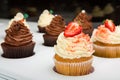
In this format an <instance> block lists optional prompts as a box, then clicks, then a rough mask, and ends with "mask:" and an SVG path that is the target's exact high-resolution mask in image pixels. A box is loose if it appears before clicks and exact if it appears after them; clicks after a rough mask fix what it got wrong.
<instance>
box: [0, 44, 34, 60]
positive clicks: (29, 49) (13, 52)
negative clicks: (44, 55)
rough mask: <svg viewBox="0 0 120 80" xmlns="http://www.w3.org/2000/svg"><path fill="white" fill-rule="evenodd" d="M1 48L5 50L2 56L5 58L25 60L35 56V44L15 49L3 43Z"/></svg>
mask: <svg viewBox="0 0 120 80" xmlns="http://www.w3.org/2000/svg"><path fill="white" fill-rule="evenodd" d="M1 46H2V49H3V54H2V56H3V57H5V58H25V57H29V56H32V55H34V54H35V53H34V52H33V50H34V46H35V42H31V43H30V44H27V45H24V46H19V47H13V46H10V45H8V44H6V43H2V44H1Z"/></svg>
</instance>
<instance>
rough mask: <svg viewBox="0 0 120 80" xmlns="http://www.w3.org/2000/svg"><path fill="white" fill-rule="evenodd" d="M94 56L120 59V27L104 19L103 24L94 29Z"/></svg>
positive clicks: (92, 38)
mask: <svg viewBox="0 0 120 80" xmlns="http://www.w3.org/2000/svg"><path fill="white" fill-rule="evenodd" d="M91 40H92V42H93V43H94V44H93V46H94V49H95V53H94V55H96V56H100V57H106V58H117V57H120V26H115V24H114V23H113V21H112V20H108V19H106V20H105V22H104V24H102V25H100V26H99V27H98V28H97V29H94V31H93V34H92V37H91Z"/></svg>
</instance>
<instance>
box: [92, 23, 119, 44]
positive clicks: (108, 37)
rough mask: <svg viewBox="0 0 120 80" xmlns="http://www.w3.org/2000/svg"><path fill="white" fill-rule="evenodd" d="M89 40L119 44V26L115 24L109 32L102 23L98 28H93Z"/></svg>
mask: <svg viewBox="0 0 120 80" xmlns="http://www.w3.org/2000/svg"><path fill="white" fill-rule="evenodd" d="M91 40H92V41H93V42H95V41H99V42H102V43H108V44H120V26H116V29H115V31H114V32H111V31H110V30H109V29H108V28H106V27H105V26H104V25H100V26H99V27H98V29H94V31H93V34H92V37H91Z"/></svg>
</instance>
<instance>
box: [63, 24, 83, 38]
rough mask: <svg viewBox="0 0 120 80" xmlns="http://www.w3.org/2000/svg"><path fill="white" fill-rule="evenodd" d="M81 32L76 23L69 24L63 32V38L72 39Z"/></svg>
mask: <svg viewBox="0 0 120 80" xmlns="http://www.w3.org/2000/svg"><path fill="white" fill-rule="evenodd" d="M81 32H82V27H81V26H79V24H78V23H76V22H70V23H69V24H68V26H67V27H66V29H65V31H64V36H65V37H73V36H75V35H77V34H80V33H81Z"/></svg>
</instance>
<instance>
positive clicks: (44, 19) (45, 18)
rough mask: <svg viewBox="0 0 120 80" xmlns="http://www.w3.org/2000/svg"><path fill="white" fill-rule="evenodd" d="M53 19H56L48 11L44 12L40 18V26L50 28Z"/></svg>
mask: <svg viewBox="0 0 120 80" xmlns="http://www.w3.org/2000/svg"><path fill="white" fill-rule="evenodd" d="M53 18H54V15H52V14H50V13H49V11H48V10H44V11H43V13H42V14H41V15H40V17H39V20H38V26H40V27H46V26H48V25H49V24H50V23H51V21H52V19H53Z"/></svg>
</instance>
